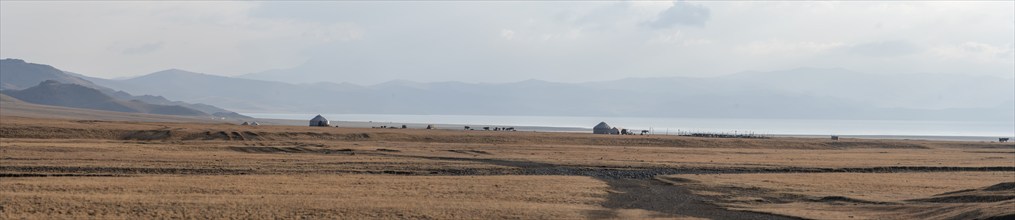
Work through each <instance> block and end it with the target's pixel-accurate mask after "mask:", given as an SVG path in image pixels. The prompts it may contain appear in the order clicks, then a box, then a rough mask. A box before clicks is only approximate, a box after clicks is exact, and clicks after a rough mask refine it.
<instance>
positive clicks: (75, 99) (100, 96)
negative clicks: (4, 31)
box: [3, 80, 209, 116]
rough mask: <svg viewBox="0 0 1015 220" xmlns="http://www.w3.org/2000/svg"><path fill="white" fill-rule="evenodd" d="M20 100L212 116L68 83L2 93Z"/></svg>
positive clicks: (57, 104) (45, 103)
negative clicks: (123, 99)
mask: <svg viewBox="0 0 1015 220" xmlns="http://www.w3.org/2000/svg"><path fill="white" fill-rule="evenodd" d="M3 94H6V95H9V96H11V97H14V98H16V99H18V100H21V101H25V102H29V103H35V104H42V105H53V106H63V107H71V108H84V109H96V110H106V111H115V112H136V113H149V114H162V115H184V116H209V114H207V113H204V112H201V111H198V110H194V109H191V108H187V107H183V106H179V105H155V104H148V103H145V102H143V101H140V100H130V101H121V100H118V99H116V98H113V97H111V96H108V95H106V94H104V93H102V92H100V91H99V90H96V89H92V88H88V87H85V86H82V85H78V84H65V83H60V82H57V81H55V80H46V81H43V82H42V83H39V85H38V86H34V87H30V88H27V89H23V90H10V91H7V90H5V91H3Z"/></svg>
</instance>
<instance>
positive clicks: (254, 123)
mask: <svg viewBox="0 0 1015 220" xmlns="http://www.w3.org/2000/svg"><path fill="white" fill-rule="evenodd" d="M250 125H261V124H260V123H257V122H256V121H255V122H250Z"/></svg>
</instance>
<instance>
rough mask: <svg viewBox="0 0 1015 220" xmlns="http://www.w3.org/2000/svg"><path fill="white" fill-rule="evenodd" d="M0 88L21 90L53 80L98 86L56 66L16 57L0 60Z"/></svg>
mask: <svg viewBox="0 0 1015 220" xmlns="http://www.w3.org/2000/svg"><path fill="white" fill-rule="evenodd" d="M0 73H2V74H0V90H6V89H13V90H21V89H26V88H28V87H32V86H36V85H39V82H42V81H46V80H54V81H57V82H62V83H73V84H78V85H82V86H85V87H89V88H99V87H101V86H98V85H95V84H93V83H92V82H89V81H88V80H84V79H82V78H80V77H76V76H71V75H67V74H65V73H64V72H63V71H60V70H59V69H57V68H54V67H52V66H49V65H44V64H34V63H27V62H25V61H24V60H18V59H3V60H0Z"/></svg>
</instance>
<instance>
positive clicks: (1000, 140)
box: [997, 138, 1011, 143]
mask: <svg viewBox="0 0 1015 220" xmlns="http://www.w3.org/2000/svg"><path fill="white" fill-rule="evenodd" d="M1008 140H1011V139H1008V138H998V139H997V142H1001V143H1004V142H1008Z"/></svg>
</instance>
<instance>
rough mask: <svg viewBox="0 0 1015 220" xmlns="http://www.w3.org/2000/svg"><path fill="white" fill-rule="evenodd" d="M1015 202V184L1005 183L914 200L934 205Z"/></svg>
mask: <svg viewBox="0 0 1015 220" xmlns="http://www.w3.org/2000/svg"><path fill="white" fill-rule="evenodd" d="M1008 200H1015V182H1003V183H998V184H994V185H991V186H987V187H983V188H979V189H965V190H959V191H953V192H947V193H942V194H938V195H935V196H933V197H930V198H921V199H913V200H910V201H914V202H933V203H987V202H1000V201H1008Z"/></svg>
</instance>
